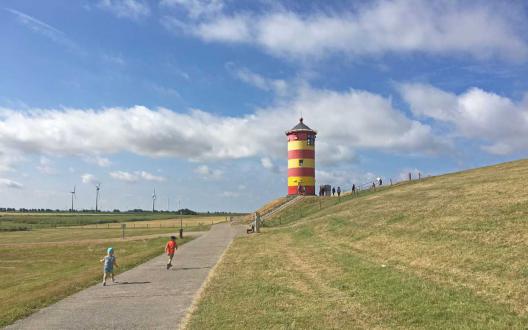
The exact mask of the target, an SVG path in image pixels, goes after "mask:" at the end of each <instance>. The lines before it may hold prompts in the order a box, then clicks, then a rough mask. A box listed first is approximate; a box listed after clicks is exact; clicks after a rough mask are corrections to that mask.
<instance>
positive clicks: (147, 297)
mask: <svg viewBox="0 0 528 330" xmlns="http://www.w3.org/2000/svg"><path fill="white" fill-rule="evenodd" d="M243 230H244V228H243V227H241V226H231V225H229V224H226V223H223V224H217V225H214V226H213V227H212V228H211V230H210V231H209V232H207V233H206V234H204V235H203V236H201V237H198V238H196V239H194V240H193V241H191V242H189V243H187V244H184V245H182V246H181V247H180V248H179V249H178V251H177V252H176V254H175V255H174V259H173V268H171V269H170V270H166V269H165V265H166V262H167V260H166V257H165V256H159V257H156V258H154V259H152V260H150V261H148V262H146V263H144V264H142V265H139V266H138V267H136V268H133V269H131V270H129V271H127V272H125V273H122V274H120V275H119V276H116V280H117V281H118V283H115V284H112V283H111V281H110V282H107V286H106V287H103V286H102V285H100V284H99V285H96V286H92V287H90V288H88V289H86V290H83V291H81V292H78V293H76V294H74V295H72V296H70V297H68V298H66V299H64V300H61V301H59V302H57V303H56V304H53V305H51V306H48V307H46V308H44V309H42V310H40V311H38V312H37V313H35V314H33V315H31V316H29V317H28V318H26V319H22V320H19V321H18V322H16V323H14V324H13V325H11V326H9V327H7V329H134V328H135V329H177V328H178V327H179V325H180V322H181V321H182V320H183V318H184V316H185V315H186V312H187V310H188V309H189V307H190V306H191V304H192V302H193V299H194V297H195V295H196V294H197V292H198V290H199V289H200V287H201V286H202V284H203V283H204V282H205V280H206V279H207V276H208V274H209V271H210V270H211V268H212V267H213V266H214V265H215V264H216V263H217V262H218V260H219V258H220V256H221V255H222V253H223V252H224V251H225V249H226V247H227V246H228V245H229V243H230V242H231V241H232V240H233V238H234V237H235V236H236V235H237V234H239V233H241V232H242V231H243ZM117 253H118V254H117V256H118V258H119V251H117ZM118 260H119V259H118ZM108 283H109V284H108Z"/></svg>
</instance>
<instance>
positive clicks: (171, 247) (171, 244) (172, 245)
mask: <svg viewBox="0 0 528 330" xmlns="http://www.w3.org/2000/svg"><path fill="white" fill-rule="evenodd" d="M177 249H178V244H176V236H171V237H170V241H168V242H167V245H165V253H167V256H169V262H167V269H169V268H171V267H172V258H173V257H174V253H175V252H176V250H177Z"/></svg>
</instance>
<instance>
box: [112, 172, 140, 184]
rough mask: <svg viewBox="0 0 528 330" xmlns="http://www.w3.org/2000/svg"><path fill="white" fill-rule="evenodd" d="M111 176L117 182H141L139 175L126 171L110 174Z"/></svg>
mask: <svg viewBox="0 0 528 330" xmlns="http://www.w3.org/2000/svg"><path fill="white" fill-rule="evenodd" d="M110 176H111V177H112V178H114V179H116V180H119V181H125V182H137V181H138V180H139V177H138V176H137V175H135V174H132V173H129V172H124V171H114V172H110Z"/></svg>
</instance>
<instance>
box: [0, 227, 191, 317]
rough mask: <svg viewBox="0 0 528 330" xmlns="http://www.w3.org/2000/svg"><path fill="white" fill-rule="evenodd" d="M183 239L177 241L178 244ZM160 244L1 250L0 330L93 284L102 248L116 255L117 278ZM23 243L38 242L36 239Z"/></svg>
mask: <svg viewBox="0 0 528 330" xmlns="http://www.w3.org/2000/svg"><path fill="white" fill-rule="evenodd" d="M57 230H59V229H57ZM2 235H4V234H0V242H1V241H2V240H1V238H2ZM189 240H190V238H185V239H184V240H178V244H183V243H185V242H187V241H189ZM166 241H167V238H165V237H163V238H154V239H145V240H136V241H124V242H123V241H120V240H119V239H116V240H115V241H113V242H105V243H90V242H86V243H84V244H69V243H64V242H62V243H61V242H60V241H58V242H57V243H56V244H54V245H51V246H48V245H38V244H36V245H34V246H30V245H28V246H9V245H1V246H0V256H1V257H0V301H2V304H1V305H0V327H1V326H6V325H8V324H11V323H12V322H14V321H15V320H17V319H19V318H21V317H24V316H26V315H29V314H31V313H33V312H35V311H36V310H38V309H39V308H42V307H44V306H47V305H49V304H51V303H53V302H55V301H57V300H59V299H62V298H64V297H66V296H68V295H70V294H72V293H74V292H77V291H79V290H81V289H83V288H85V287H87V286H90V285H92V284H94V283H97V282H99V281H100V280H101V269H102V268H101V267H102V266H101V264H100V263H99V259H101V258H102V257H103V256H104V255H105V251H106V248H107V247H108V246H113V247H114V249H115V251H116V256H117V260H118V264H119V265H120V267H119V268H117V273H120V272H123V271H125V270H127V269H130V268H132V267H134V266H135V265H138V264H140V263H142V262H144V261H146V260H149V259H151V258H153V257H155V256H158V255H160V254H162V253H163V249H164V247H165V243H166ZM28 242H32V243H38V237H35V238H34V239H33V240H29V241H28ZM117 278H118V279H119V275H117Z"/></svg>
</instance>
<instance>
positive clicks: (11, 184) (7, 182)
mask: <svg viewBox="0 0 528 330" xmlns="http://www.w3.org/2000/svg"><path fill="white" fill-rule="evenodd" d="M0 186H4V187H7V188H15V189H21V188H23V185H22V184H21V183H19V182H16V181H13V180H11V179H6V178H0Z"/></svg>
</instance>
